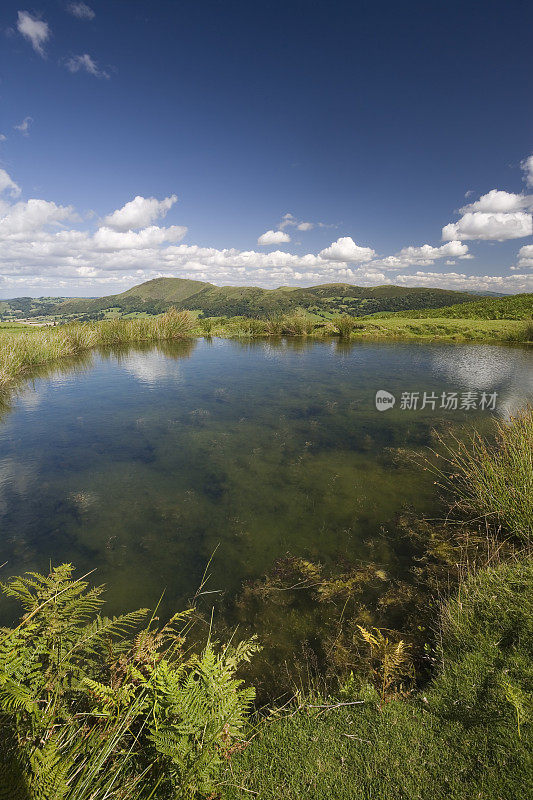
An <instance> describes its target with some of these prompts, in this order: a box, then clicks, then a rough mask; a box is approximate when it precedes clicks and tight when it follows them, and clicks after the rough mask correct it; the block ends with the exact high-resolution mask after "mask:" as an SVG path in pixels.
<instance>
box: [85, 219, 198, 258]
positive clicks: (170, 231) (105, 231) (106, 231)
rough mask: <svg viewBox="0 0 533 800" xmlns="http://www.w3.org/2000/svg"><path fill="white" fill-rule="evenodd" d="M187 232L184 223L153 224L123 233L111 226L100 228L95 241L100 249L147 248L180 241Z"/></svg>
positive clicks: (94, 238)
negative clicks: (163, 226) (165, 225)
mask: <svg viewBox="0 0 533 800" xmlns="http://www.w3.org/2000/svg"><path fill="white" fill-rule="evenodd" d="M186 233H187V228H186V227H184V226H182V225H171V226H170V227H169V228H159V227H158V226H157V225H151V226H150V227H149V228H143V229H142V230H140V231H138V232H135V231H131V230H130V231H127V232H125V233H121V232H119V231H117V230H112V229H111V228H105V227H103V228H99V229H98V230H97V231H96V233H95V234H94V237H93V242H94V244H95V246H96V247H97V248H98V250H107V251H109V252H113V251H114V250H145V249H147V248H152V247H159V246H160V245H162V244H163V243H164V242H179V241H180V239H183V237H184V236H185V234H186Z"/></svg>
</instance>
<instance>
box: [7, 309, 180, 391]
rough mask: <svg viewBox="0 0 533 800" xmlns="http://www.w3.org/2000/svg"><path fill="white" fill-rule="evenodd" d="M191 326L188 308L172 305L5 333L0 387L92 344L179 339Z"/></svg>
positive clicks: (75, 353) (111, 344) (79, 351)
mask: <svg viewBox="0 0 533 800" xmlns="http://www.w3.org/2000/svg"><path fill="white" fill-rule="evenodd" d="M194 327H195V320H194V318H193V317H192V315H191V314H190V313H189V312H188V311H181V312H178V311H176V310H175V309H173V308H171V309H170V310H169V311H167V312H166V313H165V314H161V315H160V316H158V317H153V318H147V319H141V318H138V319H131V320H128V319H110V320H105V321H103V322H83V323H74V324H72V325H62V326H60V327H56V328H39V329H37V330H35V329H34V330H31V331H28V333H23V334H20V335H19V336H9V337H7V336H6V337H5V338H3V339H2V340H1V342H0V388H1V387H7V386H9V385H10V384H12V383H13V382H14V381H15V380H17V378H19V377H21V376H22V375H23V374H24V373H26V372H29V371H30V370H32V369H33V368H35V367H38V366H40V365H42V364H46V363H48V362H51V361H56V360H58V359H61V358H66V357H68V356H75V355H78V354H79V353H81V352H83V351H84V350H90V349H91V348H93V347H99V346H101V347H106V346H113V345H118V344H128V343H130V342H150V341H158V340H164V339H182V338H185V337H187V336H189V335H190V334H191V331H192V330H193V329H194Z"/></svg>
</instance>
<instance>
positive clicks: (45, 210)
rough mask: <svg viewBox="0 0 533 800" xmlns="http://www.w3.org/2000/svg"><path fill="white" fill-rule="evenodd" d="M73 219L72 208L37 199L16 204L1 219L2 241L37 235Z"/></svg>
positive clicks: (0, 233)
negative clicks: (54, 225) (43, 229)
mask: <svg viewBox="0 0 533 800" xmlns="http://www.w3.org/2000/svg"><path fill="white" fill-rule="evenodd" d="M17 188H18V187H17ZM73 218H74V209H73V208H72V206H58V205H56V204H55V203H51V202H49V201H47V200H36V199H32V200H28V201H26V202H24V203H23V202H20V203H15V205H13V206H10V207H9V209H8V210H7V212H6V213H5V214H3V216H1V217H0V240H2V239H7V238H15V239H17V238H20V237H21V236H22V237H23V238H25V235H26V234H31V235H35V234H36V233H37V232H38V231H40V230H42V228H44V227H45V226H46V225H51V224H54V223H60V222H63V221H64V220H68V219H73ZM30 243H31V237H30ZM36 244H37V243H36Z"/></svg>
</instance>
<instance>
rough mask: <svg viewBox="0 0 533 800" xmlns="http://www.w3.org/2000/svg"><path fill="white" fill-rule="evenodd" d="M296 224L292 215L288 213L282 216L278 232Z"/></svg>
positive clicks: (296, 221)
mask: <svg viewBox="0 0 533 800" xmlns="http://www.w3.org/2000/svg"><path fill="white" fill-rule="evenodd" d="M297 224H298V220H297V219H296V217H295V216H294V214H291V213H288V214H284V215H283V218H282V220H281V222H280V224H279V228H280V230H283V228H286V227H287V226H288V225H297Z"/></svg>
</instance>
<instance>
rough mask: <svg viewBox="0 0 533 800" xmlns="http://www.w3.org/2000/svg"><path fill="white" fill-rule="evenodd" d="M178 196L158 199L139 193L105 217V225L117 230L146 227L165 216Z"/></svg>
mask: <svg viewBox="0 0 533 800" xmlns="http://www.w3.org/2000/svg"><path fill="white" fill-rule="evenodd" d="M177 200H178V198H177V197H176V195H175V194H173V195H171V196H170V197H165V199H164V200H157V199H156V198H155V197H141V196H140V195H137V197H134V198H133V200H130V202H129V203H126V205H124V206H122V208H119V209H117V210H116V211H113V213H112V214H109V215H108V216H107V217H105V218H104V225H107V227H108V228H113V230H115V231H129V230H133V229H135V228H145V227H147V226H148V225H150V223H151V222H154V221H155V220H156V219H159V218H160V217H165V216H166V215H167V211H169V209H171V208H172V206H173V205H174V203H176V202H177Z"/></svg>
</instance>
